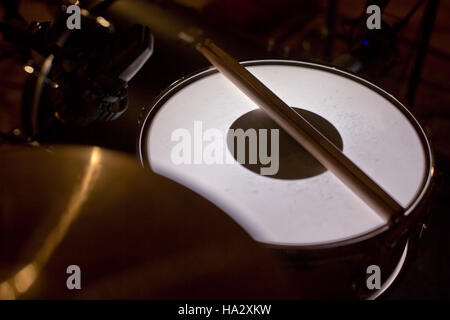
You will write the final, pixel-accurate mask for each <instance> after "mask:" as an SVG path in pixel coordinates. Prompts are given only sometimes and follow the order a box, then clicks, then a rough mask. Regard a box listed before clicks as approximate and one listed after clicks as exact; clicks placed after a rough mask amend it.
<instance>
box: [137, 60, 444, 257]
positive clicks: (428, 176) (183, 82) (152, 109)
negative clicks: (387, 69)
mask: <svg viewBox="0 0 450 320" xmlns="http://www.w3.org/2000/svg"><path fill="white" fill-rule="evenodd" d="M240 63H241V64H242V65H244V66H258V65H285V66H299V67H305V68H310V69H316V70H321V71H325V72H330V73H333V74H336V75H339V76H342V77H344V78H347V79H350V80H353V81H355V82H357V83H359V84H361V85H363V86H365V87H367V88H369V89H371V90H373V91H375V92H376V93H378V94H379V95H381V96H382V97H384V98H385V99H387V100H388V101H389V102H391V103H392V104H393V105H394V106H395V107H396V108H397V109H398V110H399V111H400V112H401V113H402V114H403V115H404V116H405V117H406V118H407V119H408V121H409V122H410V123H411V125H412V126H413V127H414V128H415V129H416V133H417V134H418V136H419V139H420V141H421V142H422V147H423V148H424V153H425V160H426V162H427V163H426V170H425V173H424V177H423V181H422V185H421V187H420V188H419V191H418V192H417V194H416V195H415V197H414V199H413V200H412V201H411V203H410V205H409V206H408V208H406V210H405V214H404V217H403V218H402V219H401V220H402V221H401V222H400V223H398V224H397V225H395V226H393V227H390V226H388V225H383V226H380V227H378V228H376V229H373V230H370V231H367V232H363V233H361V234H357V235H354V236H351V237H348V238H345V239H341V240H337V241H327V242H320V243H317V244H308V245H297V244H277V243H266V242H260V243H261V244H262V245H264V246H266V247H268V248H274V249H288V250H307V251H309V250H318V249H323V250H329V249H334V248H338V247H339V248H340V247H344V246H350V245H359V244H361V243H363V242H366V241H369V240H371V239H374V238H378V237H379V236H380V235H382V234H384V233H386V232H387V231H389V230H392V229H396V230H397V231H398V232H401V231H402V229H403V227H404V226H405V225H406V226H408V225H410V224H412V221H414V220H415V218H416V216H417V214H418V212H417V211H416V209H417V208H420V207H421V204H423V203H424V202H425V201H426V199H427V198H428V196H429V195H430V193H431V189H432V188H431V185H432V181H433V179H434V172H435V163H434V155H433V152H432V149H431V145H430V142H429V141H428V137H427V135H426V133H425V131H424V130H423V128H422V126H421V125H420V123H419V121H418V120H417V119H416V118H415V117H414V115H413V114H412V113H411V112H410V111H409V110H408V108H407V107H406V106H405V105H404V104H402V103H401V102H400V101H399V100H398V99H397V98H395V96H394V95H393V94H391V93H390V92H389V91H387V90H384V89H382V88H380V87H379V86H377V85H375V84H374V83H372V82H370V81H369V80H366V79H364V78H362V77H361V76H359V75H356V74H354V73H352V72H349V71H347V70H342V69H339V68H337V67H335V66H331V65H326V64H318V63H313V62H307V61H300V60H288V59H257V60H246V61H240ZM218 72H219V71H218V70H217V69H216V68H215V67H206V68H203V69H201V70H198V71H195V72H193V73H191V74H188V75H186V76H184V77H181V78H179V79H178V80H176V81H175V82H173V83H172V84H171V85H169V86H168V87H167V88H166V89H165V90H164V91H163V92H161V93H160V94H159V95H158V96H157V97H156V98H155V99H154V100H153V101H152V103H151V104H150V106H149V107H143V108H142V111H141V115H140V117H139V122H138V124H139V125H140V129H139V136H138V139H137V154H138V160H139V162H140V163H141V165H142V166H143V167H144V168H147V167H149V163H150V162H149V158H148V154H147V152H146V148H144V147H143V146H144V145H146V142H147V138H146V134H145V133H146V132H147V131H148V130H147V129H148V128H149V126H150V124H151V122H152V120H153V118H154V116H155V115H156V113H157V112H158V111H159V109H160V108H161V107H162V106H163V105H164V104H165V102H166V101H167V100H168V99H170V98H171V97H172V96H173V94H175V93H176V92H179V91H180V90H181V89H183V88H184V87H186V86H188V85H189V84H191V83H192V82H194V81H196V80H198V79H201V78H204V77H206V76H209V75H211V74H214V73H218ZM257 242H259V241H257Z"/></svg>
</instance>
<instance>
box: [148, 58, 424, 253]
mask: <svg viewBox="0 0 450 320" xmlns="http://www.w3.org/2000/svg"><path fill="white" fill-rule="evenodd" d="M247 69H248V70H249V71H250V72H251V73H253V74H254V75H255V76H256V77H257V78H259V79H260V80H261V81H262V82H263V83H264V84H265V85H266V86H268V87H269V88H270V89H271V90H272V91H274V92H275V93H276V94H277V95H278V96H279V97H280V98H281V99H283V100H284V101H285V102H286V103H287V104H288V105H290V106H292V107H295V108H300V109H303V110H306V112H310V113H311V114H314V115H317V116H319V117H321V118H322V119H325V120H326V121H328V122H329V123H330V124H332V127H333V128H334V129H335V130H337V132H338V134H339V138H340V139H341V141H342V147H343V152H344V153H345V155H347V157H349V158H350V159H351V160H352V161H353V162H355V163H356V164H357V165H358V166H359V167H360V168H361V169H363V170H364V171H365V172H366V173H367V174H368V175H369V176H370V177H371V178H372V179H374V180H375V181H376V182H377V183H378V184H380V185H381V186H382V187H383V188H384V189H385V190H386V191H387V192H388V193H390V194H391V195H392V196H393V197H394V198H395V199H396V200H397V201H398V202H399V203H400V204H401V205H403V206H404V207H407V206H409V205H410V204H411V202H412V201H413V200H414V199H415V198H416V196H417V194H418V193H419V192H421V188H422V186H423V181H424V177H425V175H426V170H427V166H428V164H427V159H428V158H427V156H426V153H425V152H426V151H425V149H424V146H423V143H422V140H421V138H420V136H419V134H418V133H417V131H416V129H415V127H414V126H413V125H412V124H411V121H410V120H409V119H408V118H407V117H406V116H405V115H404V114H403V113H402V112H401V111H400V110H399V109H398V108H397V107H396V106H395V105H393V104H392V103H391V102H390V101H389V100H388V99H386V98H385V97H383V96H382V95H381V94H379V93H377V92H375V91H374V90H372V89H370V88H368V87H366V86H365V85H363V84H362V83H360V82H357V81H355V80H352V79H349V78H346V77H343V76H341V75H339V74H335V73H331V72H327V71H324V70H319V69H314V68H309V67H306V66H304V65H285V64H279V65H277V64H267V65H253V66H248V67H247ZM255 109H258V107H257V106H256V105H255V104H254V103H253V102H252V101H251V100H250V99H249V98H247V97H246V96H245V95H244V94H243V93H241V92H240V91H239V90H238V89H237V88H236V87H234V85H233V84H232V83H230V82H229V81H228V80H227V79H226V78H225V77H224V76H223V75H221V74H219V73H212V74H208V75H206V76H204V77H200V78H199V79H197V80H195V81H193V82H190V83H189V84H188V85H183V86H179V87H175V89H174V90H173V91H172V92H170V93H169V98H168V99H167V100H166V101H165V102H164V104H163V105H162V106H161V107H160V108H159V109H158V111H157V112H156V114H155V115H154V116H153V118H152V119H151V124H150V125H149V126H148V127H147V128H148V130H147V132H146V133H144V138H145V139H144V140H143V141H145V143H146V145H145V146H144V147H143V149H144V152H147V158H148V159H149V161H150V166H151V168H152V170H154V171H155V172H157V173H159V174H161V175H164V176H166V177H169V178H171V179H173V180H175V181H178V182H179V183H181V184H183V185H185V186H187V187H188V188H190V189H192V190H194V191H196V192H198V193H199V194H201V195H203V196H204V197H206V198H207V199H209V200H210V201H212V202H213V203H215V204H216V205H217V206H218V207H220V208H221V209H222V210H224V211H225V212H226V213H227V214H229V215H230V216H231V217H232V218H234V219H235V220H236V221H237V222H238V223H240V224H241V225H242V226H243V227H244V228H245V229H246V230H247V231H248V232H249V233H250V234H251V235H252V236H253V238H254V239H256V240H258V241H261V242H265V243H270V244H280V245H313V244H323V243H328V242H334V241H338V240H344V239H348V238H351V237H355V236H358V235H362V234H364V233H367V232H370V231H372V230H374V229H376V228H378V227H380V226H382V225H383V224H384V221H383V220H382V219H381V218H379V217H378V215H377V214H376V213H375V212H373V211H372V209H370V208H369V207H368V206H367V205H366V204H365V203H364V202H363V201H362V200H360V199H359V198H358V197H357V196H355V195H354V194H353V193H352V192H351V191H350V190H349V189H348V188H347V187H346V186H345V185H344V184H342V183H341V182H340V181H339V180H338V179H337V178H336V177H335V176H334V175H333V174H332V173H331V172H329V171H324V172H322V173H319V174H317V173H316V174H313V175H311V176H307V175H306V176H304V175H303V176H302V175H299V176H298V177H295V176H294V177H290V178H289V179H283V178H277V177H272V176H264V175H261V174H259V173H258V172H255V171H252V170H249V169H248V168H246V167H245V166H243V165H241V164H239V163H237V162H236V163H234V164H227V163H225V164H218V163H213V164H206V163H204V161H200V162H202V163H200V164H193V163H191V164H185V163H182V164H177V163H174V161H173V157H172V152H173V148H174V147H175V146H176V145H177V144H179V142H180V141H181V140H180V139H178V140H177V139H175V138H177V137H176V135H175V136H173V133H174V131H176V130H177V129H184V130H187V131H183V132H185V133H186V132H189V133H190V135H191V139H192V145H193V144H194V139H198V136H195V135H196V134H197V135H198V130H199V127H198V124H199V121H201V125H202V127H201V129H202V130H203V132H204V131H206V130H207V129H209V128H215V129H218V130H219V131H220V132H223V133H224V134H225V133H226V132H227V130H228V129H230V127H233V124H235V123H236V121H237V120H238V119H244V118H246V117H251V115H252V113H251V112H252V111H253V110H255ZM196 121H197V132H194V127H195V125H194V124H195V123H196ZM238 123H239V121H238ZM178 138H180V137H178ZM197 141H199V140H197ZM207 145H208V140H206V141H203V143H202V146H203V147H204V148H205V147H206V146H207ZM291 147H292V148H295V147H296V146H295V145H294V146H292V145H291ZM192 148H194V146H193V147H192ZM191 152H192V154H191V156H192V158H193V157H194V153H195V151H194V149H192V151H191ZM227 152H228V153H230V150H229V149H228V148H224V153H225V155H224V156H227V155H228V156H230V154H231V153H230V154H227ZM280 154H281V150H280ZM197 160H198V159H197ZM286 161H287V162H289V161H291V162H292V161H296V160H295V158H294V159H290V160H289V159H288V160H286ZM286 161H285V164H286ZM299 161H300V162H301V160H299ZM192 162H194V159H192ZM288 165H289V164H288ZM291 165H292V163H291ZM295 165H296V166H300V167H301V166H302V164H297V163H295ZM174 201H177V199H174Z"/></svg>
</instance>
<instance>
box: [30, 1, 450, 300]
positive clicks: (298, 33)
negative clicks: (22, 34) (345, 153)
mask: <svg viewBox="0 0 450 320" xmlns="http://www.w3.org/2000/svg"><path fill="white" fill-rule="evenodd" d="M25 2H26V1H25ZM47 2H49V3H51V2H52V1H47ZM381 2H385V3H386V4H387V5H386V7H385V10H384V12H383V16H382V18H383V24H382V29H381V30H380V31H369V30H367V28H366V19H367V15H366V14H365V8H366V6H367V3H366V1H361V0H321V1H305V0H296V1H294V0H279V1H269V0H259V1H258V0H198V1H195V0H155V1H150V0H148V1H144V0H126V1H123V0H122V1H116V3H115V4H113V5H112V7H111V8H110V9H108V11H107V12H106V13H105V14H104V15H105V17H107V18H109V19H112V20H113V21H114V22H115V23H116V24H117V25H120V24H122V23H124V24H127V23H143V24H147V25H148V26H150V28H151V29H152V31H153V33H154V36H155V51H154V54H153V55H152V57H151V58H150V60H149V61H148V62H147V64H146V65H145V66H144V68H143V69H142V70H141V71H140V72H139V73H138V75H137V76H136V77H135V78H134V79H133V80H132V82H131V83H130V87H129V109H128V110H127V112H126V114H125V115H124V116H122V117H121V118H120V119H118V120H115V121H113V122H110V123H97V124H94V125H91V126H88V127H86V128H82V129H76V130H74V131H72V132H71V133H70V134H67V135H61V136H59V137H58V139H60V141H59V142H70V143H82V144H89V145H99V146H103V147H107V148H111V149H116V150H121V151H125V152H128V153H135V152H136V140H137V134H138V130H139V125H138V118H139V114H140V113H141V112H142V109H143V108H144V109H146V108H148V107H150V106H151V103H152V100H153V99H155V98H156V97H157V95H158V94H159V93H160V92H161V91H163V90H164V89H165V88H166V87H167V86H168V85H170V84H171V83H173V82H174V81H175V80H177V79H179V78H180V77H183V76H185V75H187V74H189V73H192V72H194V71H197V70H199V69H201V68H205V67H208V66H209V64H208V62H207V61H206V60H205V59H204V58H203V57H201V56H200V55H199V54H198V53H196V52H195V51H194V50H192V49H191V48H189V47H186V46H185V45H183V44H181V43H180V41H178V39H177V34H178V32H180V31H187V30H191V28H196V29H201V30H203V31H204V32H205V33H206V34H208V35H209V36H210V37H212V38H213V39H214V40H215V41H216V42H217V43H218V44H219V45H220V46H222V47H223V48H224V49H225V50H226V51H228V52H229V53H231V54H232V55H233V56H235V57H236V58H237V59H239V60H253V59H258V58H286V59H298V60H307V61H313V62H318V63H326V64H332V65H336V66H339V67H341V68H346V69H348V70H351V71H353V72H355V73H357V74H358V75H360V76H362V77H364V78H366V79H369V80H370V81H372V82H374V83H375V84H377V85H379V86H381V87H382V88H384V89H386V90H388V91H390V92H391V93H393V94H394V96H396V97H397V98H398V99H400V101H402V102H404V103H405V104H406V105H407V106H408V107H409V108H410V110H411V111H412V112H413V114H414V115H415V116H416V117H417V119H418V120H419V122H420V123H421V124H422V126H423V127H424V128H425V130H426V132H427V133H428V135H429V136H430V138H431V142H432V147H433V149H434V152H435V159H436V168H437V175H436V186H435V198H434V201H432V204H431V205H430V212H431V217H430V221H429V225H428V226H427V229H426V230H425V231H424V233H423V238H422V241H421V245H420V248H419V251H418V253H417V256H416V257H415V259H414V260H413V261H411V263H409V265H408V267H407V268H406V271H404V272H403V273H402V275H401V278H400V280H399V281H397V282H396V284H395V285H394V287H393V288H392V290H390V292H389V293H388V294H387V295H386V296H385V297H386V298H387V299H441V298H444V299H448V298H450V233H449V232H448V231H449V228H450V217H449V215H448V213H449V209H450V208H449V202H448V200H447V197H448V195H449V194H450V193H449V191H450V190H449V184H448V183H447V181H448V176H449V174H450V171H449V169H450V148H449V147H450V131H449V128H450V117H449V114H450V109H449V108H450V83H449V81H448V75H449V72H450V21H449V20H450V19H449V17H450V1H448V0H442V1H436V0H431V1H430V0H429V1H421V0H415V1H411V0H391V1H381ZM435 4H436V5H437V6H438V8H437V10H436V11H434V10H433V6H434V5H435ZM416 5H417V9H416V10H415V11H413V9H414V8H415V7H416ZM23 10H24V15H25V16H27V18H28V19H30V20H33V16H34V15H35V14H36V8H35V7H34V6H33V3H32V1H30V2H29V4H28V5H27V4H25V5H24V8H23ZM409 14H410V16H409ZM408 17H409V18H408ZM428 36H429V38H428Z"/></svg>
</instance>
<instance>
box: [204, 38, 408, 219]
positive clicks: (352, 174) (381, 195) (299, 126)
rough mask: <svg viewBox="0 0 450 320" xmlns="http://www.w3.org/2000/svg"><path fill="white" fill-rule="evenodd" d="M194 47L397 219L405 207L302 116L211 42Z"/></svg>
mask: <svg viewBox="0 0 450 320" xmlns="http://www.w3.org/2000/svg"><path fill="white" fill-rule="evenodd" d="M195 47H196V49H197V50H198V51H199V52H200V53H202V54H203V56H205V57H206V58H207V59H208V60H209V61H210V62H211V63H212V64H213V65H214V66H215V67H216V68H217V69H218V70H219V71H220V72H221V73H222V74H223V75H224V76H226V77H227V78H228V79H229V80H230V81H231V82H233V83H234V84H235V85H236V86H237V87H238V88H239V90H241V91H242V92H243V93H245V94H246V95H247V96H248V97H249V98H250V99H251V100H253V102H255V103H256V104H257V105H258V106H259V107H260V108H261V109H262V110H263V111H264V112H265V113H266V114H267V115H268V116H269V117H270V118H272V120H274V121H275V122H276V123H277V124H278V125H279V126H280V127H281V128H283V129H284V130H285V131H286V132H287V133H288V134H289V135H290V136H291V137H292V138H293V139H294V140H296V141H297V142H298V143H299V144H300V145H301V146H302V147H303V148H305V149H306V150H307V151H308V152H310V153H311V154H312V155H313V157H314V158H316V159H317V160H318V161H319V162H320V163H321V164H322V165H323V166H324V167H325V168H327V169H328V170H330V171H331V172H333V174H334V175H335V176H336V177H338V178H339V179H340V180H341V181H342V182H343V183H344V184H346V185H347V186H348V187H349V188H350V189H351V190H352V191H353V192H354V193H355V194H356V195H357V196H358V197H359V198H360V199H362V200H363V201H365V202H366V203H367V204H368V205H369V206H370V207H371V208H372V209H373V210H374V211H375V212H376V213H377V214H378V215H380V216H381V217H382V218H383V219H384V220H386V222H387V223H388V224H392V223H396V222H397V221H398V220H399V218H400V217H401V216H402V215H403V211H404V208H403V207H402V206H401V205H400V204H398V203H397V201H395V200H394V199H393V198H392V197H391V196H390V195H389V194H388V193H387V192H386V191H384V190H383V189H382V188H381V187H380V186H379V185H378V184H377V183H376V182H375V181H373V180H372V179H371V178H370V177H369V176H368V175H366V174H365V173H364V172H363V171H362V170H361V169H360V168H359V167H358V166H356V165H355V164H354V163H353V162H352V161H351V160H350V159H349V158H347V156H345V155H344V154H343V153H342V152H341V150H339V149H338V148H336V146H335V145H334V144H333V143H331V142H330V141H329V140H328V139H327V138H326V137H325V136H323V135H322V134H321V133H320V132H319V131H318V130H317V129H316V128H314V127H313V126H312V125H311V124H310V123H309V122H308V121H307V120H306V119H305V118H303V117H302V116H301V115H299V114H298V113H297V112H295V111H294V109H292V108H291V107H289V106H288V105H287V104H286V103H284V102H283V101H282V100H281V99H280V98H279V97H278V96H277V95H275V94H274V93H273V92H272V91H271V90H270V89H269V88H267V87H266V86H265V85H264V84H263V83H262V82H261V81H259V80H258V79H257V78H256V77H255V76H253V75H252V74H251V73H250V72H249V71H247V70H246V69H245V68H244V67H243V66H242V65H240V64H239V63H238V62H237V61H236V60H235V59H233V58H232V57H231V56H230V55H228V54H227V53H225V52H224V51H223V50H222V49H220V48H219V47H218V46H217V45H215V44H214V43H213V42H212V41H210V40H205V41H204V42H198V43H196V45H195Z"/></svg>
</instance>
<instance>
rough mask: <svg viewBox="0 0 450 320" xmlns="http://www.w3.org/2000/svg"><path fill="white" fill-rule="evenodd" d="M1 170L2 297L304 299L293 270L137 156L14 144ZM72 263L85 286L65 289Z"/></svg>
mask: <svg viewBox="0 0 450 320" xmlns="http://www.w3.org/2000/svg"><path fill="white" fill-rule="evenodd" d="M16 149H17V148H16ZM0 170H1V181H0V298H1V299H21V298H25V299H27V298H39V299H72V298H75V299H78V298H81V299H92V298H94V299H99V298H100V299H101V298H105V299H116V298H125V299H128V298H138V299H143V298H144V299H145V298H170V299H189V298H203V299H205V298H206V299H215V298H217V299H219V298H229V299H235V298H252V299H258V298H289V297H291V298H292V297H295V296H296V294H295V293H294V291H295V290H293V289H292V287H291V285H292V284H291V283H292V282H291V279H290V277H289V276H288V274H287V273H286V270H284V268H283V267H281V265H280V264H278V261H277V260H276V259H275V258H274V257H272V256H271V255H270V254H269V253H268V252H266V250H264V249H262V248H261V246H260V245H258V244H257V243H255V242H254V241H253V240H252V239H251V238H250V236H249V235H248V234H247V233H246V232H245V231H244V230H243V229H242V228H241V227H240V226H239V225H238V224H236V223H234V222H233V221H232V219H231V218H229V217H228V216H227V215H226V214H224V213H223V212H222V211H221V210H219V209H218V208H217V207H215V206H214V205H213V204H211V203H210V202H209V201H207V200H205V199H203V198H202V197H200V196H198V195H197V194H195V193H193V192H192V191H189V190H187V189H186V188H184V187H182V186H181V185H179V184H177V183H175V182H173V181H170V180H168V179H166V178H163V177H161V176H158V175H156V174H154V173H151V172H149V170H144V169H143V168H141V167H139V165H138V164H137V161H136V159H134V158H133V157H132V156H129V155H126V154H121V153H118V152H113V151H108V150H105V149H101V148H98V147H67V146H58V147H52V148H51V149H44V148H25V149H18V150H14V149H13V150H10V151H8V152H4V153H3V154H2V156H1V157H0ZM70 265H77V266H79V268H80V270H81V289H80V290H77V289H73V290H69V289H68V288H67V286H66V281H67V278H68V277H69V276H70V274H68V273H67V272H66V271H67V267H68V266H70Z"/></svg>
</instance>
